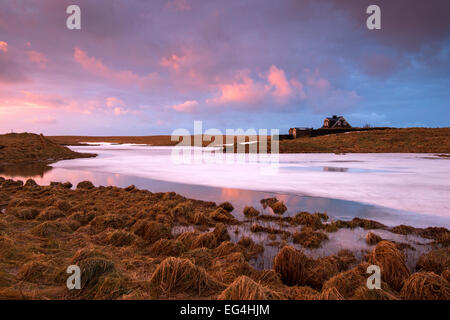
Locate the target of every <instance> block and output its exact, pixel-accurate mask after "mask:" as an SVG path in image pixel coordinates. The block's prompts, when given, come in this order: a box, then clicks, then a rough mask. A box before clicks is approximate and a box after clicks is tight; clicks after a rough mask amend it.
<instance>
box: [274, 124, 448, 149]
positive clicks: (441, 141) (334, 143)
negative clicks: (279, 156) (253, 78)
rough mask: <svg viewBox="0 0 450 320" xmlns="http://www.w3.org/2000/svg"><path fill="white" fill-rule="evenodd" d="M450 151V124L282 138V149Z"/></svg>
mask: <svg viewBox="0 0 450 320" xmlns="http://www.w3.org/2000/svg"><path fill="white" fill-rule="evenodd" d="M299 152H326V153H372V152H381V153H398V152H400V153H414V152H420V153H450V128H407V129H388V130H372V131H362V132H352V133H350V134H345V133H339V134H330V135H326V136H319V137H314V138H310V137H305V138H298V139H293V140H282V141H280V153H299Z"/></svg>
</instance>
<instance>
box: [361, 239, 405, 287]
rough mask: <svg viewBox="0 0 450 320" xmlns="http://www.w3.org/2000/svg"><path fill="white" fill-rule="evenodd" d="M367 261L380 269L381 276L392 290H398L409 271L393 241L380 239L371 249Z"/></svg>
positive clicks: (403, 257) (402, 255)
mask: <svg viewBox="0 0 450 320" xmlns="http://www.w3.org/2000/svg"><path fill="white" fill-rule="evenodd" d="M369 263H371V264H374V265H377V266H379V267H380V269H381V278H382V280H383V281H385V282H386V283H387V284H388V285H389V286H390V287H392V288H393V289H394V290H397V291H399V290H400V289H401V288H402V286H403V282H404V281H405V280H406V279H407V278H408V277H409V275H410V272H409V270H408V268H407V267H406V265H405V256H404V254H403V253H402V252H401V251H400V250H398V249H397V247H396V246H395V244H394V243H392V242H389V241H381V242H380V243H378V244H377V246H376V247H375V248H374V249H373V250H372V252H371V254H370V257H369Z"/></svg>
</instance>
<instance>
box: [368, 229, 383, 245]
mask: <svg viewBox="0 0 450 320" xmlns="http://www.w3.org/2000/svg"><path fill="white" fill-rule="evenodd" d="M382 240H383V238H381V237H380V236H379V235H377V234H375V233H373V232H368V233H367V234H366V243H367V244H368V245H371V246H373V245H375V244H377V243H378V242H380V241H382Z"/></svg>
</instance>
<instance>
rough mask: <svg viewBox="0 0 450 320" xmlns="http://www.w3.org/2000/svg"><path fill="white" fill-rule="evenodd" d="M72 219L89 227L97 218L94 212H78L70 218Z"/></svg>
mask: <svg viewBox="0 0 450 320" xmlns="http://www.w3.org/2000/svg"><path fill="white" fill-rule="evenodd" d="M70 218H71V219H73V220H75V221H78V222H79V223H80V224H81V225H82V226H84V225H87V224H88V223H89V222H91V221H92V219H94V218H95V214H94V213H92V212H81V211H77V212H75V213H73V214H72V215H71V216H70Z"/></svg>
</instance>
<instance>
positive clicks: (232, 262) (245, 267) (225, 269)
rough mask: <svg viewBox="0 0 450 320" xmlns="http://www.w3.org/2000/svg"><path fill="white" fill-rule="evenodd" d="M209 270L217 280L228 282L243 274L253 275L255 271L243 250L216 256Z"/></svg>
mask: <svg viewBox="0 0 450 320" xmlns="http://www.w3.org/2000/svg"><path fill="white" fill-rule="evenodd" d="M208 270H209V272H210V273H211V274H212V275H213V276H214V277H215V278H216V279H217V280H219V281H221V282H223V283H227V284H229V283H231V282H233V281H234V279H236V278H237V277H239V276H241V275H246V276H251V275H252V274H253V273H254V272H255V270H254V269H253V268H252V267H251V266H250V265H249V263H248V262H247V260H246V259H245V256H244V254H243V253H242V252H232V253H230V254H228V255H225V256H222V257H216V258H214V259H213V260H212V262H211V265H210V266H209V268H208Z"/></svg>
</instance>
